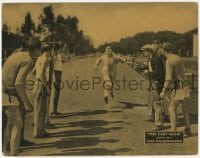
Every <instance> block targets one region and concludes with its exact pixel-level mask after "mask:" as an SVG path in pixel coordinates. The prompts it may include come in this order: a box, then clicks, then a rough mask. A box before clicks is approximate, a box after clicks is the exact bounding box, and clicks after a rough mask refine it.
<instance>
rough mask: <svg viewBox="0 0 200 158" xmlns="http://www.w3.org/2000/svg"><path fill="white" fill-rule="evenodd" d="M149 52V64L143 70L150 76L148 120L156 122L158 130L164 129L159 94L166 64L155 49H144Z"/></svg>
mask: <svg viewBox="0 0 200 158" xmlns="http://www.w3.org/2000/svg"><path fill="white" fill-rule="evenodd" d="M143 51H146V52H147V53H148V66H147V69H145V70H143V71H144V73H145V74H147V75H148V76H149V81H150V84H149V99H150V100H149V101H150V104H149V107H148V112H149V114H148V115H149V118H148V121H152V122H155V129H154V130H156V131H159V130H162V128H163V119H162V104H161V99H160V98H159V94H160V92H161V90H162V86H163V82H164V64H163V62H162V60H161V58H160V57H159V56H158V54H157V53H156V52H155V50H154V49H150V48H149V49H146V50H143Z"/></svg>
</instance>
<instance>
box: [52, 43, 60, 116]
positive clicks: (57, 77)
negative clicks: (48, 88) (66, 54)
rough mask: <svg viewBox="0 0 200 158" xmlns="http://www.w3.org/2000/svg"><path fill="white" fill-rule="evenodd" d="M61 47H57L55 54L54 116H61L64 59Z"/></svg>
mask: <svg viewBox="0 0 200 158" xmlns="http://www.w3.org/2000/svg"><path fill="white" fill-rule="evenodd" d="M61 51H62V49H61V45H57V46H56V47H55V52H57V55H56V56H55V58H54V82H53V83H54V84H53V94H52V99H51V104H52V113H51V115H52V116H56V115H59V114H61V113H59V112H58V104H59V98H60V90H61V88H62V87H61V86H62V57H61Z"/></svg>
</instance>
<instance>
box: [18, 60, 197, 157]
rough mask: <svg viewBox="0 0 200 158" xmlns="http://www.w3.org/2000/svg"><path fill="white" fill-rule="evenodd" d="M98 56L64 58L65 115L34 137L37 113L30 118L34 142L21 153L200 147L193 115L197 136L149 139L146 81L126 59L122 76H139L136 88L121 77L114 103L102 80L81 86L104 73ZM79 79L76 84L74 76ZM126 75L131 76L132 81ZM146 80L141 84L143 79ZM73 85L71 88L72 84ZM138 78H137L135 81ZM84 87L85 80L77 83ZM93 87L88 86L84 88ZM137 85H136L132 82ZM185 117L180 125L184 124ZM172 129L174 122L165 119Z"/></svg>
mask: <svg viewBox="0 0 200 158" xmlns="http://www.w3.org/2000/svg"><path fill="white" fill-rule="evenodd" d="M95 60H96V58H85V59H74V60H73V61H70V62H68V63H65V64H64V72H63V83H64V84H63V85H64V88H63V89H62V91H61V98H60V104H59V111H60V112H62V113H63V115H60V116H57V117H55V118H52V119H51V122H52V123H53V124H55V126H56V127H57V128H55V129H49V130H48V132H49V133H50V137H49V138H45V139H34V138H33V137H32V133H33V127H32V122H33V114H32V113H31V114H28V115H27V119H26V127H25V130H26V138H27V139H28V140H31V141H34V142H35V145H34V146H31V147H27V148H23V152H22V153H20V155H163V154H178V155H181V154H196V153H197V149H198V147H197V141H198V136H197V117H196V116H193V117H192V120H193V121H192V122H193V124H192V132H193V136H192V137H189V138H186V139H184V143H183V144H145V143H144V132H145V131H151V130H152V129H153V127H154V126H153V123H149V122H147V121H145V120H146V118H147V112H146V104H147V101H148V91H147V90H146V88H147V84H148V82H147V81H144V82H143V81H142V80H144V79H143V78H142V77H141V76H140V75H138V74H137V73H136V72H134V71H133V70H132V69H131V68H130V67H128V66H127V65H123V64H119V65H118V75H117V78H118V79H119V80H122V79H123V77H124V76H125V78H126V80H128V81H130V80H136V81H137V82H138V84H139V86H138V88H137V89H136V90H131V89H130V88H129V87H127V85H126V87H125V88H126V89H125V88H124V85H123V82H120V86H121V87H120V90H117V91H116V93H115V98H114V99H113V100H111V99H110V103H109V105H105V104H104V102H103V88H102V85H100V84H99V85H95V88H94V89H93V87H92V86H91V87H89V90H83V89H78V90H77V87H76V84H75V83H78V82H79V83H80V81H81V80H88V81H89V82H92V77H101V74H100V71H98V70H97V71H96V70H95V69H94V66H93V65H94V62H95ZM73 80H75V81H74V84H73V85H72V82H73ZM128 81H127V82H128ZM141 81H142V86H141V85H140V82H141ZM67 82H68V85H69V86H72V87H71V89H70V88H69V86H68V85H67ZM134 84H135V81H134ZM78 88H80V86H79V87H78ZM87 88H88V87H87V86H85V87H84V89H87ZM131 88H132V89H135V88H136V87H134V86H133V87H131ZM181 121H182V118H180V119H179V126H180V127H179V128H178V130H180V131H181V130H182V129H183V123H182V122H181ZM165 126H166V129H165V130H164V131H168V130H169V129H170V128H169V127H170V126H169V124H165Z"/></svg>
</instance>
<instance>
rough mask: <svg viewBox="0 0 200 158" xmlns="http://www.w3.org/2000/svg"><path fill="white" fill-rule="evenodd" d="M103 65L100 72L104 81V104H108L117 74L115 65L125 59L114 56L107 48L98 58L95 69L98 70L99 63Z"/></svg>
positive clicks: (108, 47)
mask: <svg viewBox="0 0 200 158" xmlns="http://www.w3.org/2000/svg"><path fill="white" fill-rule="evenodd" d="M101 62H102V63H103V66H102V69H101V72H102V75H103V79H104V84H103V86H104V101H105V103H106V104H108V97H109V96H111V97H112V98H113V97H114V96H113V90H114V82H115V77H116V72H117V63H118V62H126V59H124V58H122V57H120V56H119V55H116V54H114V53H113V52H112V49H111V47H110V46H107V47H106V49H105V52H104V54H103V55H102V56H101V57H99V58H98V59H97V61H96V63H95V68H96V69H97V68H98V65H99V64H100V63H101Z"/></svg>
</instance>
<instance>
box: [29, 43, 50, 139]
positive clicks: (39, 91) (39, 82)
mask: <svg viewBox="0 0 200 158" xmlns="http://www.w3.org/2000/svg"><path fill="white" fill-rule="evenodd" d="M52 48H53V47H52V45H51V44H48V43H43V46H42V55H41V56H40V57H38V59H37V61H36V64H35V73H36V79H35V85H34V89H33V94H34V104H35V108H34V131H33V136H34V137H35V138H44V137H47V136H48V133H47V132H46V131H45V122H46V118H47V115H48V106H49V105H48V104H49V100H48V99H49V96H50V94H51V90H50V86H49V80H50V76H49V72H50V63H49V62H50V57H51V51H52Z"/></svg>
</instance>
